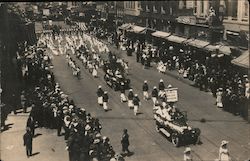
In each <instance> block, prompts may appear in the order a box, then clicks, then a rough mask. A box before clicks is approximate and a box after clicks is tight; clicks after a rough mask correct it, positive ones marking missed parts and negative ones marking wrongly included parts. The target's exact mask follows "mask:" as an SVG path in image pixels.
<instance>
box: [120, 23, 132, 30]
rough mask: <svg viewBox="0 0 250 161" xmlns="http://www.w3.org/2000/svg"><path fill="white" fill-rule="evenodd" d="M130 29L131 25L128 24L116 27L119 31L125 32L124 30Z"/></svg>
mask: <svg viewBox="0 0 250 161" xmlns="http://www.w3.org/2000/svg"><path fill="white" fill-rule="evenodd" d="M130 27H131V24H129V23H125V24H122V25H121V26H120V27H118V28H119V29H121V30H126V29H129V28H130Z"/></svg>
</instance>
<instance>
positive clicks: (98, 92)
mask: <svg viewBox="0 0 250 161" xmlns="http://www.w3.org/2000/svg"><path fill="white" fill-rule="evenodd" d="M96 94H97V97H98V98H97V102H98V104H99V105H100V106H102V105H103V94H104V92H103V90H102V86H98V90H97V92H96Z"/></svg>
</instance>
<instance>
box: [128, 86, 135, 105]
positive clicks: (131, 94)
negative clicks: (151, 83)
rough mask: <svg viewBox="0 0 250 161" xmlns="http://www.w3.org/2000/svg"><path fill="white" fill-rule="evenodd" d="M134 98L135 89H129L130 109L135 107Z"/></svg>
mask: <svg viewBox="0 0 250 161" xmlns="http://www.w3.org/2000/svg"><path fill="white" fill-rule="evenodd" d="M133 98H134V93H133V89H129V92H128V107H129V108H130V109H132V108H133V107H134V104H133Z"/></svg>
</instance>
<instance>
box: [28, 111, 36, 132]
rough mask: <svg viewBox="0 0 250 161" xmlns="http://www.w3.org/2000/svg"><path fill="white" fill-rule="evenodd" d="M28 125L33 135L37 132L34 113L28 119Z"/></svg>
mask: <svg viewBox="0 0 250 161" xmlns="http://www.w3.org/2000/svg"><path fill="white" fill-rule="evenodd" d="M27 127H28V128H29V129H30V132H31V134H32V136H34V134H35V120H34V118H33V116H32V115H30V116H29V118H28V120H27Z"/></svg>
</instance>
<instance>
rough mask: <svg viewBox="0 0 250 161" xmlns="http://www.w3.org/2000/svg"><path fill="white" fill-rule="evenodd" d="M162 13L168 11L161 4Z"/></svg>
mask: <svg viewBox="0 0 250 161" xmlns="http://www.w3.org/2000/svg"><path fill="white" fill-rule="evenodd" d="M161 13H162V14H165V13H166V11H165V9H164V7H163V6H161Z"/></svg>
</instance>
